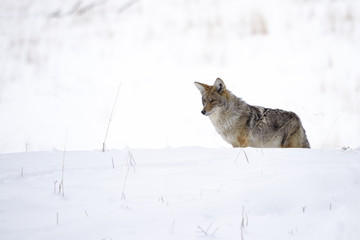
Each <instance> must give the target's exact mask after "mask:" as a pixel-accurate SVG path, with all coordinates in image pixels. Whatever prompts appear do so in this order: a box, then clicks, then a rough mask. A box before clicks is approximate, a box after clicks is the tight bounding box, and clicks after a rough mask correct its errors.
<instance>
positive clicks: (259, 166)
mask: <svg viewBox="0 0 360 240" xmlns="http://www.w3.org/2000/svg"><path fill="white" fill-rule="evenodd" d="M63 159H65V161H64V175H63V177H62V166H63ZM62 178H63V182H64V184H63V186H64V188H63V190H64V191H63V193H64V196H63V195H62V191H61V193H59V183H60V182H61V179H62ZM359 182H360V151H358V150H346V151H341V150H308V149H291V150H290V149H289V150H280V149H245V150H241V149H206V148H194V147H193V148H178V149H171V148H169V149H163V150H140V149H134V150H133V149H131V150H122V151H118V150H113V151H109V152H106V153H101V152H97V151H93V152H66V154H65V158H64V155H63V152H57V151H53V152H33V153H16V154H1V155H0V203H1V204H0V222H1V224H0V235H1V239H3V240H12V239H37V240H41V239H128V240H132V239H134V240H137V239H164V240H165V239H166V240H168V239H207V238H210V239H214V238H215V239H274V240H275V239H276V240H281V239H308V240H311V239H314V240H318V239H328V240H331V239H334V240H335V239H347V240H357V239H359V238H360V230H359V222H360V217H359V216H360V193H359V191H358V188H359Z"/></svg>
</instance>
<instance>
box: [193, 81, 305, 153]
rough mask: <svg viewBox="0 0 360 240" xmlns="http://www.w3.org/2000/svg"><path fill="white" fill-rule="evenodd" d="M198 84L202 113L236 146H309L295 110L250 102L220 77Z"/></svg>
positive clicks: (226, 139)
mask: <svg viewBox="0 0 360 240" xmlns="http://www.w3.org/2000/svg"><path fill="white" fill-rule="evenodd" d="M195 85H196V87H197V88H198V89H199V90H200V92H201V94H202V99H203V105H204V109H203V111H202V113H203V114H204V115H206V116H209V117H210V120H211V122H212V123H213V125H214V127H215V129H216V131H217V132H218V133H219V134H220V135H221V136H222V138H223V139H224V140H225V141H227V142H228V143H230V144H231V145H232V146H233V147H284V148H286V147H297V148H309V147H310V145H309V142H308V140H307V137H306V133H305V130H304V128H303V126H302V124H301V121H300V118H299V117H298V116H297V115H296V114H295V113H293V112H289V111H284V110H280V109H270V108H264V107H258V106H252V105H249V104H247V103H246V102H244V101H243V100H242V99H240V98H238V97H236V96H235V95H234V94H232V93H231V92H230V91H228V90H227V89H226V86H225V84H224V82H223V81H222V80H221V79H220V78H218V79H217V80H216V81H215V83H214V86H208V85H206V84H203V83H195Z"/></svg>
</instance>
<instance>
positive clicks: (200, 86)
mask: <svg viewBox="0 0 360 240" xmlns="http://www.w3.org/2000/svg"><path fill="white" fill-rule="evenodd" d="M194 83H195V86H196V87H197V89H199V91H200V93H201V95H204V93H205V92H206V91H207V90H208V89H209V88H210V86H209V85H206V84H204V83H199V82H194Z"/></svg>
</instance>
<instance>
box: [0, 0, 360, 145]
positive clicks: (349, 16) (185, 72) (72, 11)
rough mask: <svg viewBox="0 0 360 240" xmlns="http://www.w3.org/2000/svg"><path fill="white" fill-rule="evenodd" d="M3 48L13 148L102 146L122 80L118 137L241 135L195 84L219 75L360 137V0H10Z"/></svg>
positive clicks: (1, 77)
mask: <svg viewBox="0 0 360 240" xmlns="http://www.w3.org/2000/svg"><path fill="white" fill-rule="evenodd" d="M0 52H1V54H0V65H1V68H0V136H1V137H0V152H14V151H26V150H28V151H39V150H51V149H59V150H61V149H63V148H64V145H65V144H66V148H67V149H68V150H91V149H101V148H102V143H103V141H104V137H105V133H106V129H107V125H108V121H109V118H110V113H111V110H112V107H113V104H114V100H115V97H116V92H117V88H118V86H119V84H120V83H121V89H120V94H119V98H118V101H117V104H116V106H115V109H114V115H113V118H112V122H111V125H110V129H109V134H108V138H107V141H106V142H107V147H108V148H122V147H124V146H129V147H136V148H154V147H156V148H158V147H178V146H194V145H196V146H207V147H230V145H228V144H226V143H225V142H224V141H223V140H222V139H221V137H220V136H219V135H218V134H217V133H216V131H215V129H214V127H213V126H212V124H211V122H210V120H209V119H208V118H207V117H204V116H203V115H202V114H201V113H200V111H201V109H202V104H201V97H200V93H199V92H198V90H197V89H196V88H195V86H194V84H193V82H194V81H199V82H204V83H208V84H212V83H213V82H214V81H215V79H216V78H217V77H221V78H222V79H223V80H224V81H225V83H226V85H227V87H228V89H229V90H231V91H232V92H233V93H235V94H236V95H237V96H238V97H241V98H243V99H244V100H245V101H246V102H247V103H249V104H252V105H261V106H265V107H271V108H282V109H285V110H291V111H294V112H296V113H297V114H298V115H299V116H300V118H301V120H302V122H303V125H304V127H305V129H306V131H307V134H308V138H309V141H310V144H311V146H312V147H314V148H338V147H343V146H350V147H357V146H359V145H360V1H356V0H270V1H269V0H257V1H250V0H248V1H245V0H223V1H221V0H171V1H169V0H125V1H115V0H114V1H112V0H107V1H106V0H105V1H104V0H98V1H97V0H86V1H85V0H82V1H78V0H61V1H60V0H52V1H46V0H2V1H1V7H0ZM66 136H67V137H66ZM65 138H66V139H67V140H65ZM65 142H66V143H65Z"/></svg>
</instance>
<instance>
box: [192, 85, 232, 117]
mask: <svg viewBox="0 0 360 240" xmlns="http://www.w3.org/2000/svg"><path fill="white" fill-rule="evenodd" d="M195 86H196V87H197V88H198V89H199V91H200V93H201V95H202V103H203V106H204V108H203V110H202V111H201V113H202V114H204V115H205V116H209V115H211V114H212V113H214V111H215V110H217V109H218V108H221V107H224V106H226V103H227V98H226V93H227V90H226V87H225V84H224V82H223V80H221V79H220V78H218V79H216V81H215V83H214V86H209V85H206V84H204V83H199V82H195Z"/></svg>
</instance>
